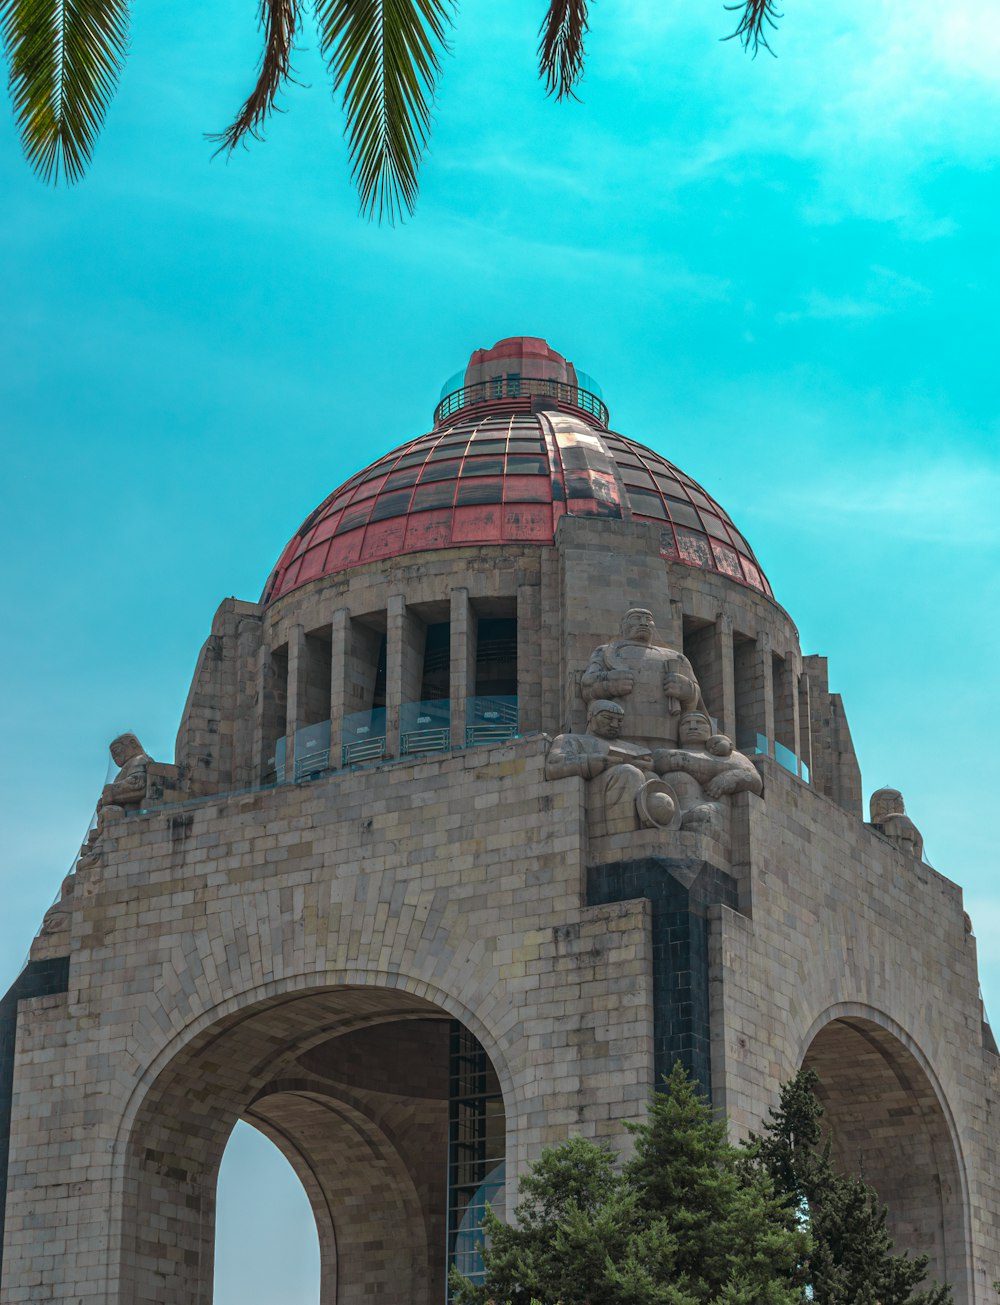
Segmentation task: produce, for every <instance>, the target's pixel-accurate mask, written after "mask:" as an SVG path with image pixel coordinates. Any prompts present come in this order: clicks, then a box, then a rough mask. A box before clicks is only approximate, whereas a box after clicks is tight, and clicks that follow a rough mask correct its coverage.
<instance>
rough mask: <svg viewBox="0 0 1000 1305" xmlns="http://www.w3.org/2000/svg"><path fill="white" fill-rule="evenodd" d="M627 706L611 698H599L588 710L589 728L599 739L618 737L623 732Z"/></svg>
mask: <svg viewBox="0 0 1000 1305" xmlns="http://www.w3.org/2000/svg"><path fill="white" fill-rule="evenodd" d="M624 719H625V708H624V707H622V706H621V705H620V703H617V702H612V701H611V699H610V698H597V699H595V700H594V701H593V702H592V703H591V704H590V708H589V710H588V712H587V729H588V731H589V732H590V733H591V734H596V735H597V737H598V738H599V739H616V738H618V736H619V734H621V732H622V722H623V721H624Z"/></svg>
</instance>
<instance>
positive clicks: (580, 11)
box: [538, 0, 588, 100]
mask: <svg viewBox="0 0 1000 1305" xmlns="http://www.w3.org/2000/svg"><path fill="white" fill-rule="evenodd" d="M587 30H588V25H587V0H552V2H551V4H550V5H549V11H548V13H547V14H546V15H545V18H544V19H543V20H542V25H541V27H540V28H539V35H540V37H541V40H540V41H539V43H538V75H539V76H540V77H542V78H543V79H544V81H545V93H546V95H555V97H556V99H557V100H562V99H565V98H566V97H567V96H572V98H574V99H575V98H576V92H575V90H574V87H575V86H576V84H577V82H579V80H580V78H581V77H582V76H583V38H584V37H585V35H586V34H587Z"/></svg>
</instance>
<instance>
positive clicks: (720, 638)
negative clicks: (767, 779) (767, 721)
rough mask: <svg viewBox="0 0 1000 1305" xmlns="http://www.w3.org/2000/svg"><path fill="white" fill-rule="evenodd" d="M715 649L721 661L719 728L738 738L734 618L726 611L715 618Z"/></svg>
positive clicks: (732, 737)
mask: <svg viewBox="0 0 1000 1305" xmlns="http://www.w3.org/2000/svg"><path fill="white" fill-rule="evenodd" d="M715 650H716V656H717V657H718V661H719V679H720V681H721V687H722V700H721V702H719V704H718V707H719V711H720V713H721V715H720V716H719V728H720V729H721V730H722V732H723V734H728V735H729V737H730V738H731V739H735V738H736V670H735V666H734V664H733V619H732V617H731V616H728V615H727V614H726V613H725V612H719V614H718V615H717V616H716V618H715Z"/></svg>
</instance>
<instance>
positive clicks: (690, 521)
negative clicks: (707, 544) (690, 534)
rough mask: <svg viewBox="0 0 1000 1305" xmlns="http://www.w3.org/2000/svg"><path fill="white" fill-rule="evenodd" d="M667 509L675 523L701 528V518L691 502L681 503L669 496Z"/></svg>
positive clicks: (696, 528)
mask: <svg viewBox="0 0 1000 1305" xmlns="http://www.w3.org/2000/svg"><path fill="white" fill-rule="evenodd" d="M667 511H668V512H669V513H670V520H671V521H672V522H673V523H674V525H676V526H692V527H693V528H694V529H695V530H701V528H702V527H701V518H700V517H699V516H698V513H697V512H696V511H695V510H694V508H693V507H692V506H691V504H690V503H680V502H678V501H677V500H676V499H673V498H668V499H667Z"/></svg>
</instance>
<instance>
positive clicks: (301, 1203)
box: [214, 1123, 320, 1305]
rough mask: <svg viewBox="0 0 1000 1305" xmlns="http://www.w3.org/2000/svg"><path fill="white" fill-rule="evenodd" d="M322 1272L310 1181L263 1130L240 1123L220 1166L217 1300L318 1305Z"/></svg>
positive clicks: (240, 1304) (238, 1304) (234, 1304)
mask: <svg viewBox="0 0 1000 1305" xmlns="http://www.w3.org/2000/svg"><path fill="white" fill-rule="evenodd" d="M319 1278H320V1252H319V1239H318V1237H317V1233H316V1222H315V1219H314V1218H313V1213H312V1210H311V1208H310V1201H309V1197H308V1195H307V1193H306V1192H305V1190H304V1189H303V1186H302V1183H301V1182H300V1181H299V1178H298V1177H297V1176H296V1174H295V1171H294V1170H293V1169H292V1168H291V1166H290V1165H289V1164H288V1161H287V1160H286V1159H285V1157H284V1156H283V1155H282V1154H281V1153H280V1151H279V1150H278V1148H277V1147H275V1146H274V1145H273V1143H271V1142H270V1141H269V1140H268V1139H267V1138H266V1137H265V1136H264V1135H263V1134H262V1133H261V1132H260V1131H258V1130H257V1129H255V1128H252V1127H250V1126H249V1125H248V1124H244V1123H239V1124H237V1125H236V1128H235V1129H234V1130H233V1133H232V1136H231V1137H230V1139H229V1143H228V1145H227V1146H226V1150H225V1154H224V1155H223V1157H222V1167H221V1169H220V1170H219V1185H218V1195H217V1200H216V1240H215V1300H214V1305H273V1303H274V1302H275V1301H280V1302H282V1305H317V1303H318V1301H319V1290H320V1288H319Z"/></svg>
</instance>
